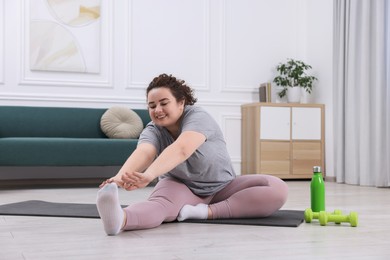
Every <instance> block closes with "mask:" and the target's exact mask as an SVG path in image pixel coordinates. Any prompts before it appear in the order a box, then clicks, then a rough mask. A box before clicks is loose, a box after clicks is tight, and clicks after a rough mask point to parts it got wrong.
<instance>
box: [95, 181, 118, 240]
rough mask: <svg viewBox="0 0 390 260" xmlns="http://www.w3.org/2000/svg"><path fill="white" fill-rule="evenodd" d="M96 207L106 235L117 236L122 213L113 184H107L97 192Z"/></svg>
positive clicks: (116, 190) (116, 188)
mask: <svg viewBox="0 0 390 260" xmlns="http://www.w3.org/2000/svg"><path fill="white" fill-rule="evenodd" d="M96 206H97V209H98V211H99V215H100V218H101V219H102V221H103V226H104V230H105V231H106V233H107V235H109V236H112V235H116V234H118V233H119V231H120V230H121V227H122V224H123V219H124V212H123V210H122V207H121V205H120V203H119V198H118V186H117V185H116V184H115V183H108V184H106V185H104V187H103V188H101V189H100V190H99V191H98V194H97V199H96Z"/></svg>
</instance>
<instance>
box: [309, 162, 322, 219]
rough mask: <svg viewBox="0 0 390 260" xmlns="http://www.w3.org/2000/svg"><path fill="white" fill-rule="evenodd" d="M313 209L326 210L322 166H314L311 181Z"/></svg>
mask: <svg viewBox="0 0 390 260" xmlns="http://www.w3.org/2000/svg"><path fill="white" fill-rule="evenodd" d="M310 195H311V210H312V211H313V212H320V211H325V183H324V179H323V178H322V173H321V167H320V166H314V167H313V177H312V179H311V183H310Z"/></svg>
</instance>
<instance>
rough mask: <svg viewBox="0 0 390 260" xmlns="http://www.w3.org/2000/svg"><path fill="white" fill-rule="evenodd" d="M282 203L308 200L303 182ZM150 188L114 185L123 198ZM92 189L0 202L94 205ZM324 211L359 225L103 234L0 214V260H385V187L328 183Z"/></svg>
mask: <svg viewBox="0 0 390 260" xmlns="http://www.w3.org/2000/svg"><path fill="white" fill-rule="evenodd" d="M288 185H289V187H290V193H289V199H288V201H287V203H286V205H285V206H284V207H283V208H284V209H296V210H304V209H305V208H307V207H308V206H309V204H310V198H309V185H310V184H309V181H288ZM150 191H151V188H145V189H143V190H138V191H133V192H126V191H123V190H120V197H121V203H122V204H129V203H132V202H135V201H140V200H144V199H145V198H146V197H147V195H148V194H149V193H150ZM96 192H97V189H96V188H64V189H20V190H0V204H5V203H12V202H19V201H23V200H33V199H34V200H46V201H53V202H77V203H94V202H95V196H96ZM326 200H327V201H326V204H327V210H328V211H333V210H334V209H340V210H342V211H343V212H344V213H349V212H350V211H357V212H358V214H359V226H358V227H356V228H353V227H350V226H349V224H342V225H335V224H329V225H327V226H320V225H319V223H318V222H316V221H314V222H313V223H311V224H308V223H302V224H301V225H300V226H299V227H298V228H288V227H258V226H239V225H210V224H184V223H172V224H163V225H161V226H160V227H158V228H155V229H150V230H141V231H130V232H124V233H121V234H120V235H118V236H115V237H109V236H106V235H105V233H104V231H103V228H102V225H101V223H100V220H99V219H76V218H51V217H20V216H0V259H7V260H13V259H39V260H41V259H51V260H52V259H147V260H150V259H176V260H178V259H218V260H219V259H223V260H226V259H235V260H236V259H328V258H333V259H390V226H389V221H390V189H383V188H372V187H359V186H352V185H344V184H336V183H334V182H327V183H326Z"/></svg>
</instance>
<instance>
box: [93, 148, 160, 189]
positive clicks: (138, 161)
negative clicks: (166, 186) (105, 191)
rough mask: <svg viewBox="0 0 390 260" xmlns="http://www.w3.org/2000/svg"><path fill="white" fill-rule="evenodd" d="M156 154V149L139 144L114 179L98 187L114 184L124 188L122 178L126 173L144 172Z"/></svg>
mask: <svg viewBox="0 0 390 260" xmlns="http://www.w3.org/2000/svg"><path fill="white" fill-rule="evenodd" d="M156 154H157V151H156V148H155V147H154V146H153V145H152V144H149V143H142V144H139V145H138V146H137V148H136V149H135V150H134V152H133V153H132V154H131V155H130V156H129V158H128V159H127V160H126V162H125V163H124V164H123V166H122V167H121V169H120V170H119V172H118V173H117V174H116V175H115V176H114V177H112V178H110V179H108V180H106V181H105V182H103V183H102V184H101V185H100V187H102V186H104V185H105V184H106V183H110V182H115V183H116V184H117V185H118V186H120V187H122V188H125V187H124V186H123V181H122V176H124V175H125V174H126V173H127V172H142V171H144V170H145V169H146V168H147V167H148V166H149V165H150V164H151V163H152V162H153V160H154V158H155V157H156Z"/></svg>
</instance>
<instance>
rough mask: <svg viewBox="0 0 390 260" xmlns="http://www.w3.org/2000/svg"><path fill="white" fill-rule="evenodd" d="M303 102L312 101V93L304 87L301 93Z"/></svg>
mask: <svg viewBox="0 0 390 260" xmlns="http://www.w3.org/2000/svg"><path fill="white" fill-rule="evenodd" d="M301 103H302V104H308V103H311V95H310V93H308V92H307V91H306V89H304V88H302V93H301Z"/></svg>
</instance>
